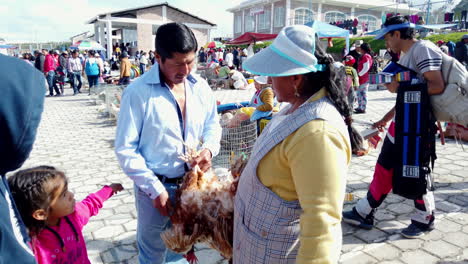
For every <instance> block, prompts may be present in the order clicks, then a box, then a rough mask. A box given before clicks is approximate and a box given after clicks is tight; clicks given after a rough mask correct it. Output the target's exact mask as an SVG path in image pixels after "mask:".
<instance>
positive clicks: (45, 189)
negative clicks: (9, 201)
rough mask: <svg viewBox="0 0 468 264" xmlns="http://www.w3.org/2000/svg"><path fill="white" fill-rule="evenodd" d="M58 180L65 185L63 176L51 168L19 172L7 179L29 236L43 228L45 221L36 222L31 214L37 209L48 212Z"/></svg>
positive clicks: (45, 167)
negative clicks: (62, 181)
mask: <svg viewBox="0 0 468 264" xmlns="http://www.w3.org/2000/svg"><path fill="white" fill-rule="evenodd" d="M58 179H63V180H64V181H65V184H67V179H66V177H65V174H64V173H63V172H62V171H59V170H57V169H55V168H54V167H51V166H38V167H34V168H30V169H26V170H21V171H18V172H17V173H15V174H14V175H13V176H11V177H10V178H8V184H9V186H10V190H11V194H12V196H13V199H14V200H15V203H16V206H17V207H18V210H19V212H20V215H21V218H22V219H23V222H24V224H25V225H26V227H28V229H29V233H30V235H37V234H38V233H39V232H40V231H41V230H42V229H43V228H44V227H45V221H40V220H36V219H35V218H34V217H32V214H33V213H34V211H36V210H39V209H43V210H45V211H46V212H49V211H50V203H51V202H52V201H53V200H54V199H55V198H56V197H54V193H55V192H56V190H57V189H58V188H59V187H60V183H61V181H57V180H58Z"/></svg>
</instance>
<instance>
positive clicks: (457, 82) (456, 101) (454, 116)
mask: <svg viewBox="0 0 468 264" xmlns="http://www.w3.org/2000/svg"><path fill="white" fill-rule="evenodd" d="M442 77H443V79H444V83H445V90H444V92H443V93H442V94H438V95H432V96H431V104H432V109H433V111H434V115H435V116H436V118H437V120H438V121H445V122H451V123H457V124H460V125H462V126H465V127H467V126H468V81H467V78H468V72H467V71H466V68H465V66H463V65H462V64H461V63H460V62H459V61H457V60H456V59H455V58H453V57H450V56H448V55H446V54H442Z"/></svg>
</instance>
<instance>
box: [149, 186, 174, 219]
mask: <svg viewBox="0 0 468 264" xmlns="http://www.w3.org/2000/svg"><path fill="white" fill-rule="evenodd" d="M153 206H154V208H156V209H158V211H159V213H160V214H161V215H163V216H169V213H170V212H171V210H172V205H171V200H169V194H168V193H167V191H166V190H164V191H163V192H162V193H161V194H160V195H159V196H158V197H156V199H154V200H153Z"/></svg>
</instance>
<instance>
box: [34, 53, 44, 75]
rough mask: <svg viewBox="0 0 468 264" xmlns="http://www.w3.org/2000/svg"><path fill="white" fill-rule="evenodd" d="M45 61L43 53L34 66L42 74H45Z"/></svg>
mask: <svg viewBox="0 0 468 264" xmlns="http://www.w3.org/2000/svg"><path fill="white" fill-rule="evenodd" d="M44 61H45V56H44V55H43V54H42V53H41V54H39V55H38V56H37V57H36V60H35V61H34V66H35V67H36V69H38V70H39V71H41V72H44Z"/></svg>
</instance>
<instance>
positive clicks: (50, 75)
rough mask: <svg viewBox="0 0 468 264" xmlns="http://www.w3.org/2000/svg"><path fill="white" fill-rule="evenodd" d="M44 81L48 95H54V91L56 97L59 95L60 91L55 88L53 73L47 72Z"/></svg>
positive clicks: (55, 81)
mask: <svg viewBox="0 0 468 264" xmlns="http://www.w3.org/2000/svg"><path fill="white" fill-rule="evenodd" d="M46 80H47V84H48V85H49V95H50V96H53V95H54V89H55V94H56V95H58V94H60V90H59V88H58V87H57V80H56V79H55V71H49V72H48V73H47V76H46Z"/></svg>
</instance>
